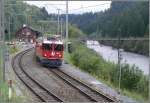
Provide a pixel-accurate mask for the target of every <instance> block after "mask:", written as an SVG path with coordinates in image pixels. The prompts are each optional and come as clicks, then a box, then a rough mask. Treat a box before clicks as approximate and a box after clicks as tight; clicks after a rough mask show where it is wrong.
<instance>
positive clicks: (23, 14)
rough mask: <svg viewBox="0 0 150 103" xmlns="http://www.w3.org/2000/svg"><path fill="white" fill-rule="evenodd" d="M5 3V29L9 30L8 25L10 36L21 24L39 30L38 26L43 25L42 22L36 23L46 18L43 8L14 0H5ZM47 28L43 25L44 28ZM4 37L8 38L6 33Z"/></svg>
mask: <svg viewBox="0 0 150 103" xmlns="http://www.w3.org/2000/svg"><path fill="white" fill-rule="evenodd" d="M5 4H6V5H5V23H6V30H9V27H10V32H11V38H13V37H15V36H14V35H15V33H16V32H17V31H18V29H19V28H21V27H22V26H23V24H26V25H28V26H31V27H33V28H34V29H37V30H39V31H40V27H41V26H43V23H38V21H39V20H47V19H48V12H47V11H46V10H45V8H38V7H36V6H33V5H32V6H31V5H28V4H26V3H25V2H22V1H20V2H17V1H16V0H6V1H5ZM7 4H8V5H7ZM9 19H10V22H9ZM9 24H10V25H9ZM47 28H48V27H47ZM47 28H46V27H45V29H47ZM12 35H13V36H12ZM6 39H8V35H6Z"/></svg>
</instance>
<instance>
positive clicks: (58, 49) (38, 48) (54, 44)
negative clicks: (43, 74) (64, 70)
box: [35, 37, 64, 67]
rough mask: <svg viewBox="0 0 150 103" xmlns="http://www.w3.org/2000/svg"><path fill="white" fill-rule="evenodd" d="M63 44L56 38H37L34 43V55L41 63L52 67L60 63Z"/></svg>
mask: <svg viewBox="0 0 150 103" xmlns="http://www.w3.org/2000/svg"><path fill="white" fill-rule="evenodd" d="M63 51H64V44H63V42H62V41H61V40H57V39H56V38H45V39H43V38H42V37H40V38H38V39H37V41H36V45H35V55H36V58H37V59H38V60H39V61H40V63H41V64H43V65H46V66H52V67H59V66H61V65H62V60H63Z"/></svg>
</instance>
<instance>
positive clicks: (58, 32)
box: [57, 9, 60, 35]
mask: <svg viewBox="0 0 150 103" xmlns="http://www.w3.org/2000/svg"><path fill="white" fill-rule="evenodd" d="M57 10H58V18H57V23H58V24H57V35H59V34H60V31H59V30H60V29H59V25H60V23H59V11H60V9H57Z"/></svg>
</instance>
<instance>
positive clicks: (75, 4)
mask: <svg viewBox="0 0 150 103" xmlns="http://www.w3.org/2000/svg"><path fill="white" fill-rule="evenodd" d="M26 2H27V3H28V4H31V5H36V6H38V7H45V8H46V10H47V11H48V13H57V12H58V11H57V9H61V12H60V13H65V9H66V6H65V4H66V1H26ZM110 4H111V1H69V2H68V7H69V13H74V14H82V13H84V12H98V11H104V10H106V9H108V8H109V7H110ZM89 6H90V7H89ZM85 7H86V8H85ZM87 7H88V8H87ZM81 8H82V9H81Z"/></svg>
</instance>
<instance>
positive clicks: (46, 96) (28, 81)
mask: <svg viewBox="0 0 150 103" xmlns="http://www.w3.org/2000/svg"><path fill="white" fill-rule="evenodd" d="M30 50H31V49H28V50H26V51H24V52H21V53H19V54H18V55H16V56H15V57H14V58H13V60H12V66H13V69H14V71H15V73H16V75H17V76H18V77H19V79H20V80H21V81H22V82H23V83H24V84H25V85H26V86H27V87H28V88H29V89H30V90H31V91H32V92H33V93H34V94H35V95H36V96H37V97H38V98H39V99H40V100H41V102H62V101H63V100H61V99H60V98H58V97H57V96H56V95H54V94H52V93H51V92H50V91H49V90H47V89H46V88H45V87H43V86H42V85H41V84H40V83H39V82H38V81H36V80H35V79H34V78H32V77H31V76H29V75H28V74H27V73H26V72H25V71H24V70H23V67H22V65H21V58H22V56H23V55H24V54H26V53H27V52H29V51H30Z"/></svg>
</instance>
